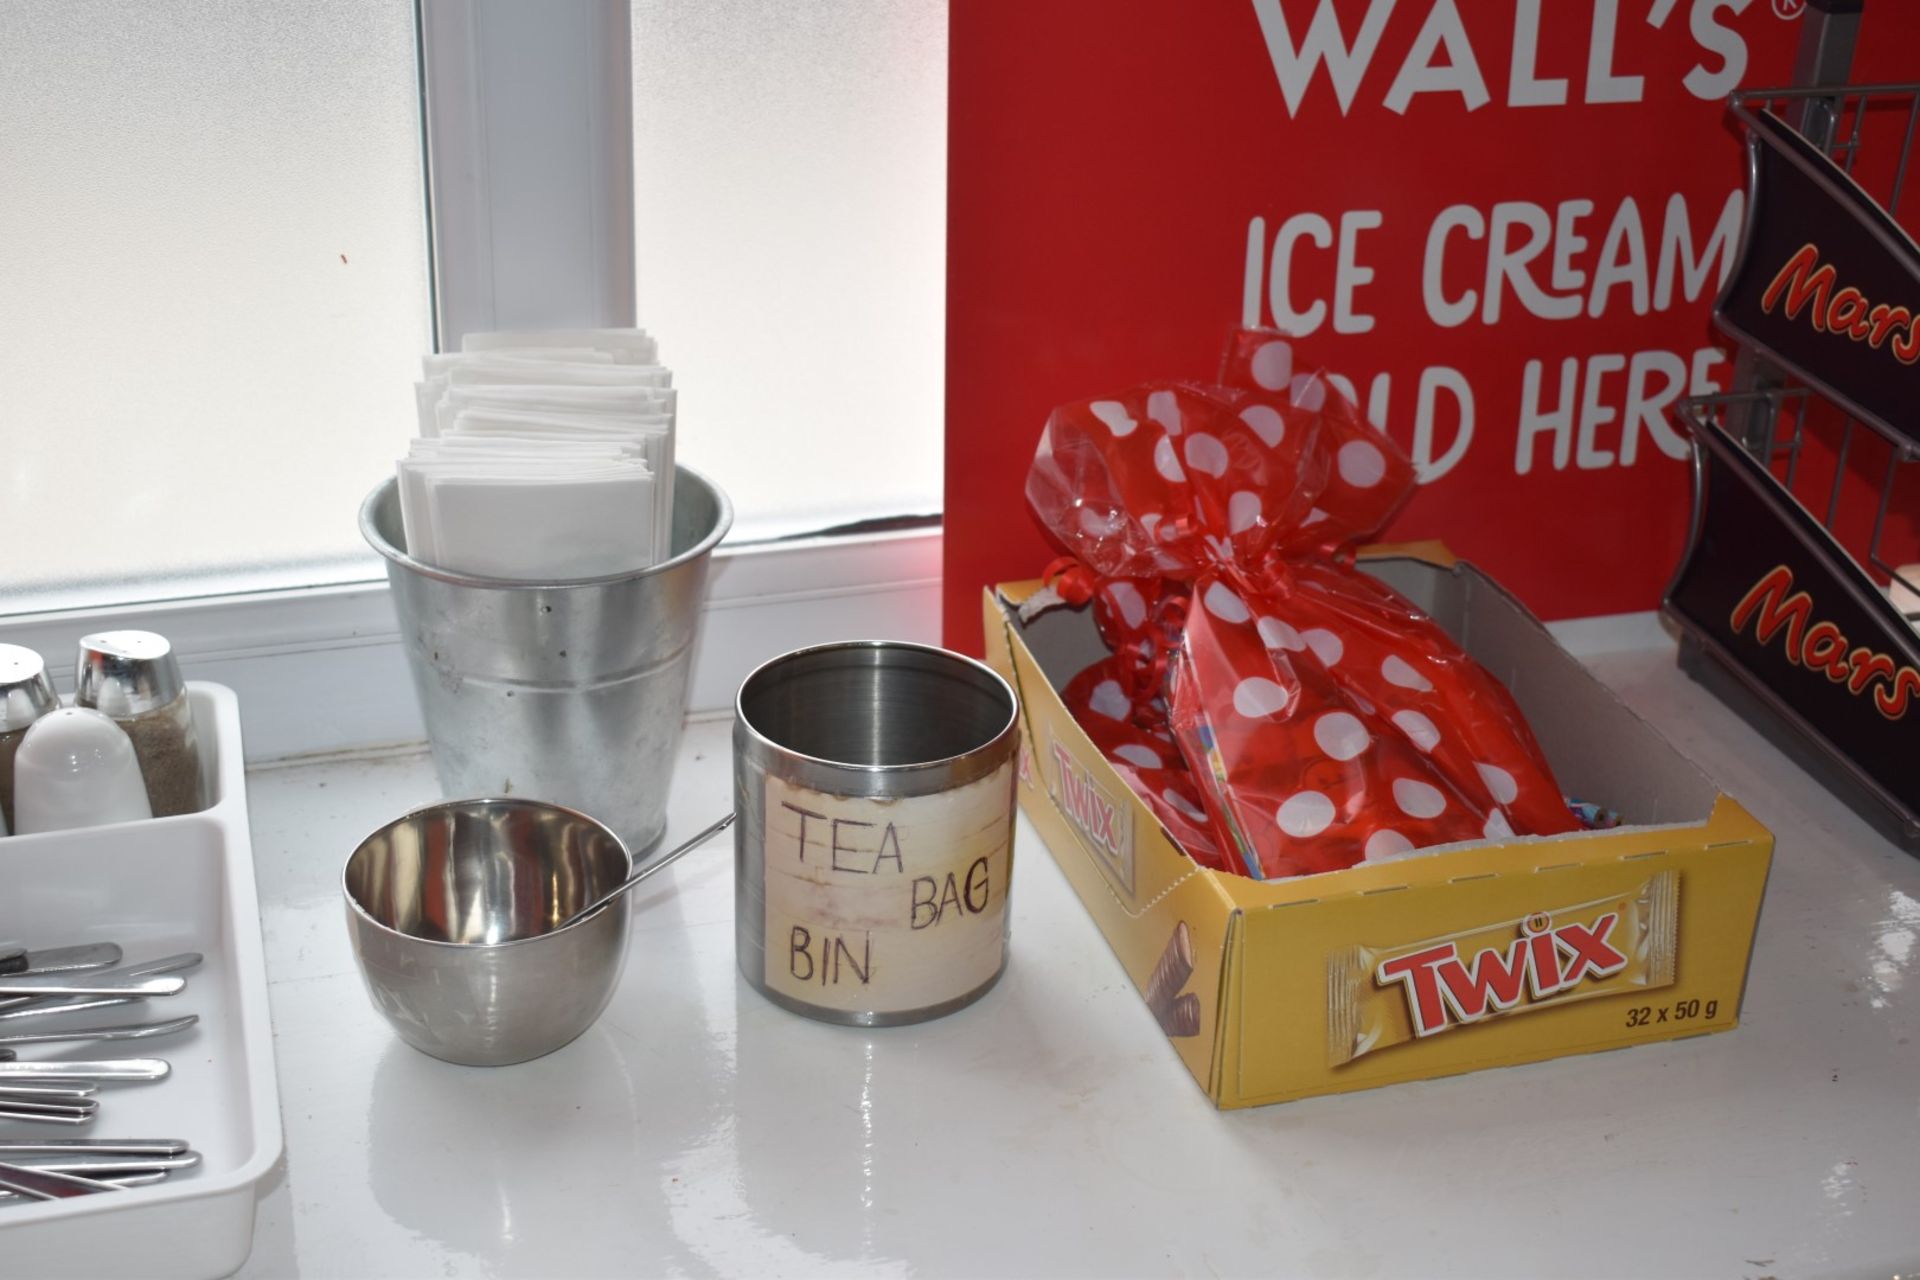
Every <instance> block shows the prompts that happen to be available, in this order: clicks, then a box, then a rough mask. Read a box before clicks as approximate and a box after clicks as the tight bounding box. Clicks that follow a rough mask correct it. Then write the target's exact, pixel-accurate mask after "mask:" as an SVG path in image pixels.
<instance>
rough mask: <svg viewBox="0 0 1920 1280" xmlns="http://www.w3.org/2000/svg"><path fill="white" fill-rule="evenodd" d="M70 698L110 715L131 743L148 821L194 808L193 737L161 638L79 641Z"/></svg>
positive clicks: (108, 634) (176, 672)
mask: <svg viewBox="0 0 1920 1280" xmlns="http://www.w3.org/2000/svg"><path fill="white" fill-rule="evenodd" d="M74 686H75V694H74V701H75V702H76V703H77V704H78V705H80V706H83V707H92V708H94V709H96V710H98V711H102V712H105V713H106V714H107V715H109V716H111V717H113V719H114V721H115V722H116V723H118V724H119V725H120V727H121V728H122V729H125V730H126V731H127V736H128V737H129V738H131V739H132V740H133V751H134V754H135V755H136V756H137V757H138V758H139V760H140V772H141V774H142V775H143V776H144V777H145V778H146V783H147V797H148V799H149V800H150V801H151V803H152V805H153V816H154V817H156V818H166V817H171V816H172V815H174V814H177V813H193V812H195V811H197V810H198V809H199V808H200V807H201V772H200V740H199V735H198V734H197V733H196V732H195V731H194V724H193V708H192V706H191V705H190V704H189V703H188V701H187V686H186V682H185V681H184V680H182V679H181V678H180V664H179V663H178V662H176V661H175V660H174V656H173V646H172V645H171V644H170V643H168V641H167V638H166V637H165V636H161V635H156V634H154V633H153V632H151V631H100V632H96V633H94V634H93V635H90V636H82V637H81V639H80V665H79V670H78V673H77V674H76V676H75V678H74Z"/></svg>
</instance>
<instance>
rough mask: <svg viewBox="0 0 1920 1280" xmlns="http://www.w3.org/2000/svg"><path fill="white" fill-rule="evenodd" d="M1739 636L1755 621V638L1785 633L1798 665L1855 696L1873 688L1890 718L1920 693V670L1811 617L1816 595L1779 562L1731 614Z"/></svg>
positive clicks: (1877, 702)
mask: <svg viewBox="0 0 1920 1280" xmlns="http://www.w3.org/2000/svg"><path fill="white" fill-rule="evenodd" d="M1728 621H1729V622H1730V623H1731V625H1732V627H1733V633H1734V634H1735V635H1739V634H1740V633H1741V632H1742V631H1744V630H1746V628H1747V624H1748V623H1752V624H1753V638H1754V639H1755V640H1756V641H1758V642H1759V643H1760V644H1763V645H1765V644H1769V643H1771V642H1772V640H1773V638H1774V637H1775V636H1776V635H1782V634H1783V633H1784V639H1783V641H1782V643H1783V644H1784V645H1785V646H1786V659H1787V661H1788V662H1791V663H1793V664H1794V665H1795V666H1801V667H1805V668H1806V669H1807V670H1809V671H1818V672H1821V673H1822V674H1824V675H1825V676H1826V677H1827V679H1828V680H1831V681H1832V682H1833V683H1834V684H1838V685H1844V686H1846V690H1847V692H1848V693H1850V694H1852V695H1853V696H1854V697H1856V698H1858V697H1864V696H1866V694H1867V691H1868V690H1870V689H1871V690H1872V691H1873V705H1874V708H1875V709H1876V710H1878V711H1879V712H1880V714H1881V715H1883V716H1885V717H1886V718H1887V719H1889V720H1898V719H1900V718H1901V717H1902V716H1904V715H1906V714H1907V703H1908V702H1909V701H1910V700H1911V699H1912V698H1913V695H1914V694H1916V693H1920V671H1916V670H1914V668H1912V667H1910V666H1903V665H1901V664H1899V663H1897V662H1895V661H1894V660H1893V658H1891V657H1889V656H1888V655H1887V654H1884V653H1879V652H1876V651H1875V650H1872V649H1867V648H1862V647H1857V646H1854V645H1852V644H1849V643H1848V641H1847V637H1846V633H1844V632H1843V631H1841V630H1840V628H1839V627H1838V626H1836V625H1834V624H1833V623H1832V622H1828V621H1825V620H1821V621H1815V620H1814V618H1813V597H1812V596H1810V595H1808V594H1807V593H1806V592H1805V591H1795V590H1794V589H1793V570H1791V569H1789V568H1787V566H1785V565H1783V564H1781V565H1775V566H1774V567H1773V568H1771V569H1769V570H1767V572H1766V573H1764V574H1762V575H1761V576H1760V580H1759V581H1758V582H1756V583H1754V584H1753V586H1752V587H1750V588H1748V590H1747V594H1746V595H1744V596H1742V597H1740V602H1739V603H1738V604H1736V605H1734V606H1733V614H1732V616H1731V617H1730V618H1729V619H1728Z"/></svg>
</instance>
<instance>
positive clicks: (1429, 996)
mask: <svg viewBox="0 0 1920 1280" xmlns="http://www.w3.org/2000/svg"><path fill="white" fill-rule="evenodd" d="M1679 893H1680V882H1679V877H1678V876H1677V875H1676V874H1675V873H1674V872H1672V871H1661V872H1659V873H1657V874H1655V875H1653V876H1650V877H1648V878H1647V879H1646V880H1644V881H1642V882H1641V883H1640V884H1639V885H1638V886H1636V887H1635V888H1634V889H1633V890H1632V891H1630V892H1628V893H1625V894H1622V895H1619V896H1615V897H1607V898H1598V899H1595V900H1593V901H1591V902H1581V903H1576V904H1574V905H1571V906H1562V907H1555V908H1552V909H1551V910H1540V911H1535V912H1533V913H1531V914H1529V915H1526V916H1523V917H1521V918H1520V919H1517V920H1502V921H1500V922H1499V923H1498V924H1490V925H1484V926H1481V927H1479V928H1474V929H1467V930H1463V931H1462V932H1459V933H1452V934H1448V935H1446V936H1444V937H1439V938H1426V939H1423V940H1421V941H1419V942H1409V943H1404V944H1400V945H1395V946H1386V947H1379V946H1354V947H1347V948H1345V949H1343V950H1341V951H1338V952H1336V953H1334V954H1333V955H1332V956H1330V957H1329V958H1328V960H1327V1065H1329V1066H1333V1067H1338V1066H1342V1065H1344V1064H1346V1063H1349V1062H1352V1061H1353V1060H1354V1059H1356V1058H1359V1057H1361V1056H1362V1055H1364V1054H1368V1053H1372V1052H1374V1051H1375V1050H1378V1049H1386V1048H1390V1047H1392V1046H1394V1045H1398V1044H1406V1043H1408V1042H1410V1041H1414V1040H1421V1039H1425V1038H1426V1037H1428V1036H1435V1035H1439V1034H1440V1033H1441V1032H1444V1031H1451V1030H1454V1029H1456V1028H1460V1027H1470V1026H1472V1025H1474V1024H1475V1023H1479V1022H1483V1021H1485V1020H1487V1019H1489V1018H1496V1017H1504V1016H1507V1015H1510V1014H1520V1013H1531V1012H1533V1011H1534V1010H1537V1009H1551V1008H1555V1007H1558V1006H1561V1005H1566V1004H1571V1003H1573V1002H1574V1001H1576V1000H1591V999H1595V998H1597V997H1600V996H1610V995H1617V994H1620V993H1622V992H1628V991H1644V990H1650V989H1653V988H1656V987H1664V986H1670V985H1671V984H1672V983H1673V977H1674V953H1675V949H1676V945H1677V932H1676V928H1675V922H1676V920H1677V918H1678V914H1679Z"/></svg>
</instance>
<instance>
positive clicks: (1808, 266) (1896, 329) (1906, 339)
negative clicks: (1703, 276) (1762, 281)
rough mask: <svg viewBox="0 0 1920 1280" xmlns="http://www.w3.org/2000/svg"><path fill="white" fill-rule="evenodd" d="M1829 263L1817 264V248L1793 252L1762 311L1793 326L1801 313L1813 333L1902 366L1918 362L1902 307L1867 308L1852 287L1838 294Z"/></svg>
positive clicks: (1914, 332)
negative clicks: (1885, 355) (1887, 356)
mask: <svg viewBox="0 0 1920 1280" xmlns="http://www.w3.org/2000/svg"><path fill="white" fill-rule="evenodd" d="M1839 283H1840V278H1839V275H1838V273H1837V272H1835V271H1834V269H1833V264H1832V263H1831V262H1826V263H1823V262H1821V261H1820V246H1819V245H1815V244H1803V245H1801V246H1800V247H1799V249H1797V250H1795V251H1794V254H1793V256H1792V257H1790V258H1788V259H1787V260H1786V262H1785V264H1784V265H1782V266H1781V268H1780V270H1779V271H1777V272H1775V273H1774V277H1773V279H1772V280H1771V281H1770V282H1769V283H1768V284H1767V289H1766V292H1765V293H1763V294H1761V295H1760V309H1761V310H1762V311H1764V312H1767V313H1768V314H1772V312H1773V309H1774V308H1775V307H1779V308H1781V312H1782V314H1783V315H1785V316H1786V318H1787V319H1789V320H1792V319H1794V318H1795V317H1797V316H1798V315H1799V314H1800V313H1801V312H1802V311H1806V312H1807V321H1808V323H1810V324H1811V325H1813V328H1814V331H1815V332H1816V333H1832V334H1837V335H1839V336H1840V337H1843V338H1848V339H1851V340H1852V341H1854V342H1864V343H1866V344H1867V345H1868V346H1869V347H1871V348H1873V349H1874V350H1875V351H1878V350H1879V349H1880V348H1881V347H1885V348H1886V349H1887V350H1888V351H1889V352H1891V353H1892V355H1893V358H1894V359H1896V360H1898V361H1899V362H1900V363H1901V364H1912V363H1913V362H1914V361H1915V360H1920V329H1916V328H1915V327H1914V314H1913V312H1912V311H1910V310H1908V309H1907V308H1906V307H1899V306H1889V305H1888V304H1887V303H1884V302H1871V303H1870V302H1868V301H1867V297H1866V295H1865V294H1863V293H1861V292H1860V291H1859V290H1858V289H1856V288H1854V287H1853V286H1852V285H1846V286H1844V287H1841V288H1835V287H1834V286H1836V285H1838V284H1839Z"/></svg>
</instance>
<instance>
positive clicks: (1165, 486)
mask: <svg viewBox="0 0 1920 1280" xmlns="http://www.w3.org/2000/svg"><path fill="white" fill-rule="evenodd" d="M1221 383H1222V385H1220V386H1202V385H1197V384H1187V383H1150V384H1146V385H1143V386H1139V387H1135V388H1133V389H1132V390H1130V391H1125V392H1122V393H1120V394H1117V395H1113V396H1106V397H1102V398H1100V399H1096V400H1090V401H1086V402H1084V403H1079V404H1069V405H1062V406H1061V407H1060V408H1058V409H1056V410H1054V412H1053V414H1052V416H1051V417H1050V418H1049V419H1048V421H1047V427H1046V431H1045V432H1044V433H1043V434H1042V436H1041V439H1040V447H1039V450H1038V452H1037V453H1036V455H1035V457H1034V462H1033V469H1032V470H1031V471H1030V472H1029V474H1028V477H1027V497H1028V500H1029V502H1031V503H1032V505H1033V508H1034V511H1035V512H1036V513H1037V514H1038V515H1039V517H1040V519H1041V521H1042V522H1043V523H1044V524H1045V525H1046V526H1047V527H1048V528H1049V529H1050V530H1052V532H1053V533H1054V535H1055V536H1056V537H1057V538H1058V539H1059V540H1060V542H1061V543H1062V544H1063V545H1064V546H1065V548H1066V549H1067V551H1068V552H1069V553H1070V555H1071V556H1072V558H1073V560H1072V561H1071V562H1068V564H1067V566H1066V568H1065V569H1064V571H1062V572H1058V573H1050V575H1049V576H1050V581H1051V580H1055V579H1056V578H1057V579H1058V582H1059V583H1060V584H1061V586H1060V589H1059V594H1060V595H1061V597H1062V598H1064V599H1067V600H1069V601H1073V602H1078V601H1082V600H1090V601H1091V603H1092V605H1093V609H1094V618H1095V620H1096V622H1097V624H1098V625H1099V628H1100V632H1101V635H1102V636H1103V638H1104V639H1105V640H1106V642H1107V646H1108V648H1109V649H1110V650H1112V653H1111V655H1110V656H1109V657H1107V658H1105V659H1103V660H1101V661H1100V662H1098V663H1095V664H1094V665H1093V666H1091V667H1089V668H1088V669H1087V670H1085V671H1083V672H1081V673H1080V675H1079V676H1077V677H1076V678H1075V679H1074V680H1073V681H1072V682H1071V683H1069V685H1068V686H1067V688H1066V689H1065V690H1064V691H1063V694H1062V697H1063V698H1064V700H1065V702H1066V705H1067V709H1068V710H1069V711H1070V712H1071V713H1072V714H1073V716H1074V718H1075V719H1076V720H1078V721H1079V723H1080V724H1081V725H1082V726H1083V727H1084V728H1085V729H1086V731H1087V733H1088V735H1089V736H1090V737H1091V738H1092V740H1093V742H1094V743H1095V745H1096V746H1098V747H1099V748H1100V750H1101V751H1102V753H1104V754H1105V756H1106V757H1107V759H1108V761H1109V762H1110V763H1111V764H1112V765H1113V766H1114V768H1115V769H1116V770H1117V771H1118V772H1119V773H1120V775H1121V777H1123V778H1124V779H1126V781H1127V783H1128V784H1129V785H1130V786H1132V787H1133V788H1134V790H1135V791H1136V792H1137V793H1138V794H1139V795H1140V797H1141V798H1142V799H1143V800H1144V801H1145V802H1146V804H1147V805H1148V806H1149V807H1150V808H1151V809H1152V810H1153V812H1154V813H1155V815H1156V816H1157V817H1158V818H1159V819H1160V821H1161V823H1162V824H1163V825H1165V826H1166V828H1167V830H1168V832H1169V833H1170V834H1171V835H1172V836H1173V837H1174V838H1175V839H1177V840H1179V841H1180V843H1181V844H1182V845H1183V846H1184V847H1185V848H1186V849H1187V851H1188V852H1189V853H1190V854H1191V855H1192V856H1193V858H1194V859H1195V860H1196V861H1197V862H1199V863H1201V864H1202V865H1205V866H1211V867H1215V868H1219V869H1223V870H1228V871H1236V872H1240V873H1243V874H1246V875H1251V876H1254V877H1257V878H1260V879H1271V878H1275V877H1280V876H1293V875H1307V874H1312V873H1314V872H1320V871H1333V870H1338V869H1340V868H1342V867H1349V866H1353V865H1354V864H1356V863H1359V862H1362V861H1374V862H1377V861H1385V860H1389V859H1392V858H1394V857H1397V856H1402V855H1405V854H1407V853H1410V852H1412V851H1414V850H1417V849H1422V848H1427V847H1430V846H1433V845H1439V844H1449V843H1453V842H1456V841H1464V840H1481V839H1498V838H1503V837H1506V836H1511V835H1551V834H1556V833H1559V832H1564V831H1572V830H1575V829H1576V828H1577V825H1578V824H1577V823H1576V822H1575V821H1574V819H1573V816H1572V814H1571V813H1570V812H1569V811H1568V809H1567V807H1566V803H1565V801H1564V800H1563V798H1562V796H1561V793H1560V788H1559V786H1558V784H1556V783H1555V781H1554V779H1553V774H1552V771H1551V769H1550V768H1549V767H1548V765H1547V762H1546V759H1545V757H1544V756H1543V755H1542V754H1541V752H1540V748H1539V746H1538V744H1537V743H1536V742H1535V741H1534V738H1533V734H1532V732H1531V731H1530V730H1529V729H1528V728H1527V725H1526V721H1525V720H1524V719H1523V718H1522V716H1521V714H1520V711H1519V708H1518V707H1517V706H1516V705H1515V704H1514V702H1513V698H1512V696H1511V695H1510V694H1509V693H1508V692H1507V690H1506V688H1505V687H1504V686H1503V685H1501V684H1500V682H1499V681H1498V680H1496V679H1495V678H1494V677H1493V676H1491V675H1490V674H1488V673H1487V672H1486V671H1485V670H1484V669H1483V668H1481V667H1480V665H1479V664H1478V663H1476V662H1474V661H1473V659H1471V658H1469V657H1468V656H1467V655H1466V654H1465V653H1464V652H1463V651H1462V650H1461V649H1460V647H1459V646H1458V645H1456V644H1455V643H1454V642H1453V641H1452V640H1451V639H1450V638H1449V637H1448V636H1447V634H1446V633H1445V632H1444V631H1442V630H1441V629H1440V628H1439V626H1437V625H1436V624H1435V623H1434V622H1433V621H1432V619H1430V618H1428V617H1427V616H1426V615H1425V614H1423V613H1421V612H1420V610H1418V609H1417V608H1415V607H1414V606H1413V605H1412V604H1411V603H1410V602H1408V601H1407V600H1406V599H1405V598H1403V597H1402V596H1400V595H1399V594H1398V593H1396V592H1394V591H1393V590H1391V589H1390V588H1388V587H1387V586H1385V585H1384V584H1382V583H1381V582H1379V581H1378V580H1377V579H1375V578H1372V577H1369V576H1368V575H1366V574H1364V573H1362V572H1360V571H1359V570H1358V569H1356V568H1355V567H1354V565H1353V549H1354V547H1355V546H1357V545H1358V544H1359V543H1361V542H1363V541H1365V540H1366V539H1367V538H1368V537H1370V536H1372V535H1374V534H1375V533H1377V532H1378V531H1379V530H1380V529H1381V528H1382V527H1383V526H1385V524H1386V523H1387V521H1388V519H1389V518H1390V517H1391V516H1392V515H1393V513H1394V512H1395V511H1396V510H1397V509H1398V508H1399V507H1400V505H1401V503H1402V502H1404V501H1405V500H1406V498H1407V496H1408V495H1409V494H1410V493H1411V492H1412V490H1413V486H1414V470H1413V464H1412V463H1411V462H1410V461H1409V460H1408V459H1407V457H1406V456H1405V455H1404V454H1403V453H1401V452H1400V450H1399V449H1398V448H1397V447H1396V446H1395V445H1394V444H1393V443H1392V442H1391V441H1390V440H1388V439H1387V438H1386V436H1385V435H1383V434H1382V433H1380V432H1379V431H1377V430H1375V429H1374V428H1373V427H1372V426H1371V425H1370V424H1369V423H1367V422H1366V421H1365V419H1363V418H1362V417H1361V416H1360V414H1359V412H1358V410H1357V409H1356V408H1355V407H1354V405H1353V404H1352V402H1351V401H1350V400H1348V399H1347V398H1346V397H1345V396H1344V395H1342V394H1340V392H1339V391H1338V390H1337V389H1335V388H1334V387H1333V386H1331V385H1330V384H1329V383H1328V382H1327V380H1326V379H1325V377H1324V376H1322V375H1321V374H1319V373H1312V372H1300V373H1296V372H1295V370H1294V365H1293V350H1292V346H1291V344H1290V343H1289V342H1288V341H1287V339H1286V338H1285V337H1284V336H1283V335H1281V334H1278V333H1274V332H1269V331H1260V330H1240V331H1238V332H1236V333H1235V335H1234V337H1233V339H1232V341H1231V343H1230V344H1229V346H1228V350H1227V356H1226V360H1225V362H1224V365H1223V367H1222V371H1221Z"/></svg>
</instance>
